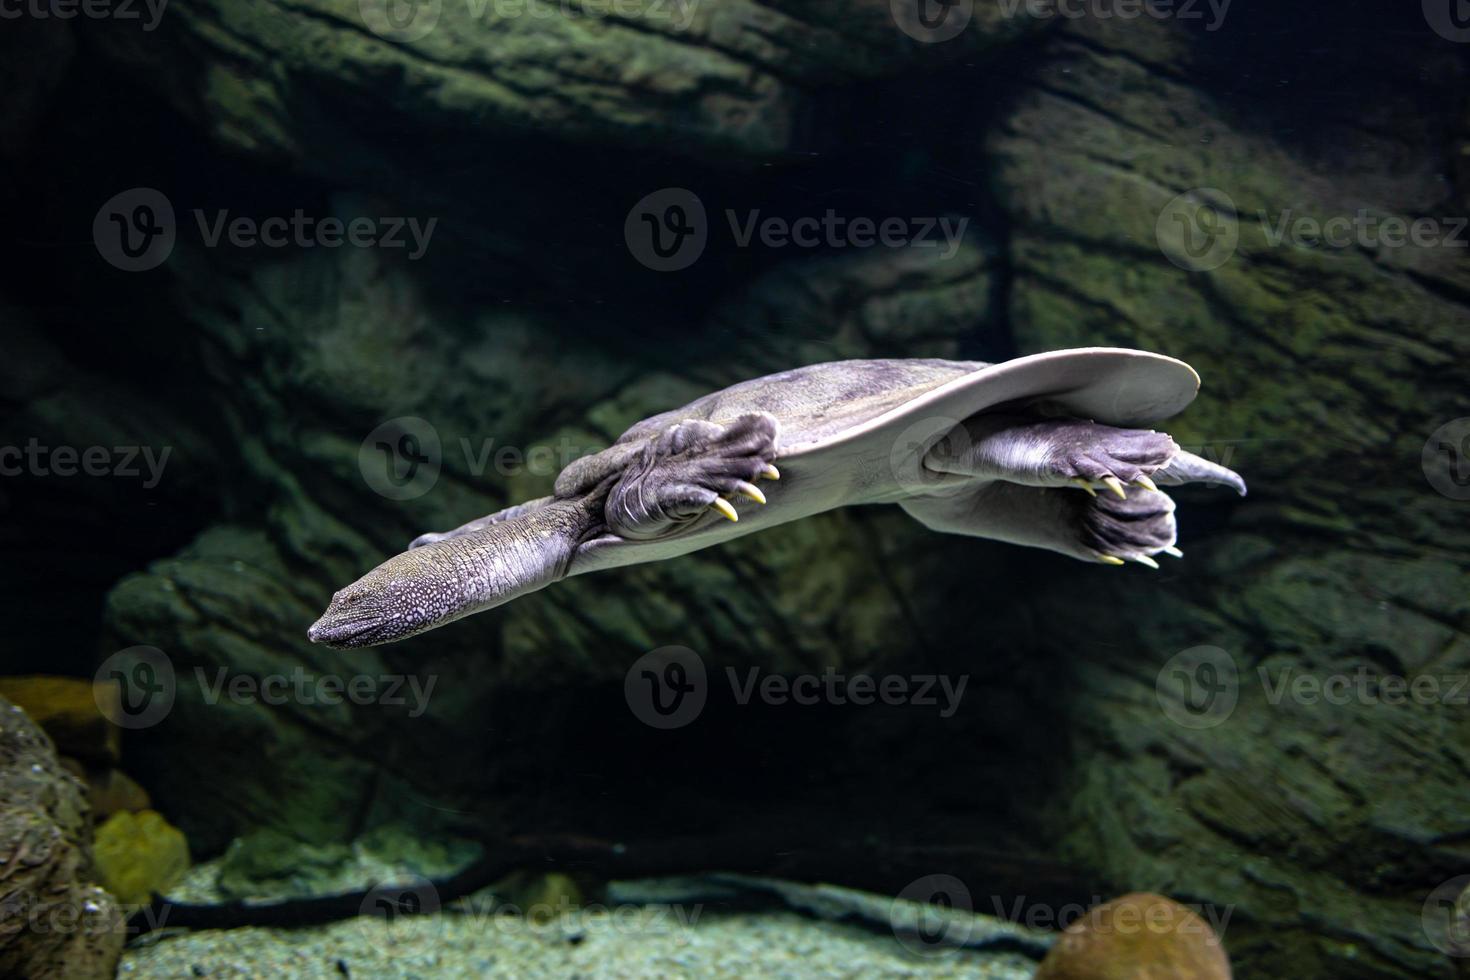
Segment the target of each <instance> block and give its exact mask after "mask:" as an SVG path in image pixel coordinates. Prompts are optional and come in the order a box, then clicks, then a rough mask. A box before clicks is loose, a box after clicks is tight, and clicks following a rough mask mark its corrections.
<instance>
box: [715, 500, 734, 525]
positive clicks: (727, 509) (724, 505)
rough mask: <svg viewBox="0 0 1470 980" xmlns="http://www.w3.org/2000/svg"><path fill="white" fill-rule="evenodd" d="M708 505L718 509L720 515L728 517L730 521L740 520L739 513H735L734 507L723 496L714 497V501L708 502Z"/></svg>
mask: <svg viewBox="0 0 1470 980" xmlns="http://www.w3.org/2000/svg"><path fill="white" fill-rule="evenodd" d="M710 507H712V508H714V509H715V510H716V511H718V512H719V514H720V516H721V517H728V518H729V519H730V520H732V521H738V520H740V515H739V514H737V513H735V508H734V507H731V506H730V501H728V500H726V499H725V498H724V497H716V498H715V502H714V503H712V504H710Z"/></svg>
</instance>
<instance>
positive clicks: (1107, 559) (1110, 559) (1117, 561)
mask: <svg viewBox="0 0 1470 980" xmlns="http://www.w3.org/2000/svg"><path fill="white" fill-rule="evenodd" d="M1097 560H1098V561H1100V562H1102V563H1103V564H1104V565H1121V564H1123V559H1121V558H1119V557H1118V556H1117V555H1098V556H1097Z"/></svg>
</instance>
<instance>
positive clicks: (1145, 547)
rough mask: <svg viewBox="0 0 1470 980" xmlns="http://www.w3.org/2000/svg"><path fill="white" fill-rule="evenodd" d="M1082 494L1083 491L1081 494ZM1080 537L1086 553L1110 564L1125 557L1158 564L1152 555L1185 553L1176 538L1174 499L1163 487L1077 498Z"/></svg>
mask: <svg viewBox="0 0 1470 980" xmlns="http://www.w3.org/2000/svg"><path fill="white" fill-rule="evenodd" d="M1079 496H1080V495H1079ZM1077 506H1079V507H1080V508H1081V513H1080V514H1079V515H1078V520H1077V525H1076V527H1077V534H1078V541H1079V544H1080V546H1081V549H1082V551H1083V553H1084V554H1089V555H1092V556H1093V557H1095V558H1096V559H1097V560H1098V561H1100V562H1103V563H1105V564H1108V565H1121V564H1123V563H1124V562H1125V561H1133V562H1137V563H1139V564H1140V565H1147V566H1149V567H1150V568H1158V567H1159V566H1158V563H1157V562H1156V561H1154V558H1153V556H1154V555H1157V554H1161V553H1163V554H1170V555H1173V556H1174V557H1176V558H1177V557H1182V553H1181V552H1180V551H1179V549H1178V548H1176V547H1174V542H1175V540H1176V539H1177V536H1178V530H1179V529H1178V527H1177V526H1176V525H1175V523H1174V501H1173V499H1172V498H1171V497H1170V496H1169V495H1168V494H1166V493H1163V492H1162V491H1142V490H1134V491H1133V492H1131V493H1128V494H1126V495H1125V496H1123V497H1115V496H1113V495H1112V494H1102V495H1100V496H1098V497H1096V498H1095V499H1087V498H1081V499H1080V500H1078V501H1077Z"/></svg>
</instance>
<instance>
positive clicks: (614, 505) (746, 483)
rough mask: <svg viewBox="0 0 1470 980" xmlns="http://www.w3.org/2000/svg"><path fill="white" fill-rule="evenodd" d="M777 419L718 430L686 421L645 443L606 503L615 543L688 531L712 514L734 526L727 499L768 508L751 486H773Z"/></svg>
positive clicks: (756, 418)
mask: <svg viewBox="0 0 1470 980" xmlns="http://www.w3.org/2000/svg"><path fill="white" fill-rule="evenodd" d="M776 439H777V423H776V419H775V418H774V417H773V416H771V415H769V414H766V413H764V412H759V413H752V414H750V415H742V416H740V417H739V418H737V419H735V420H734V421H732V422H729V423H727V424H725V425H720V424H717V423H714V422H708V421H705V420H703V419H686V420H684V421H682V422H677V423H675V424H673V425H671V426H669V427H668V428H667V429H665V430H664V431H663V432H662V433H660V434H659V435H658V436H656V437H654V438H653V439H651V440H650V441H649V443H648V445H647V446H646V447H645V449H644V450H643V452H642V453H641V454H640V455H639V456H638V458H637V459H635V460H633V461H632V462H631V463H630V464H629V465H628V468H627V470H626V472H625V473H624V474H623V477H622V479H620V480H619V481H618V483H617V485H616V486H615V487H613V490H612V493H611V494H609V496H608V500H607V509H606V515H607V525H608V528H609V529H610V530H611V531H612V532H613V533H614V534H617V535H618V536H619V537H622V538H624V539H627V540H646V539H648V538H655V537H661V536H663V535H665V534H668V533H670V532H671V531H674V530H676V529H678V528H680V527H683V526H686V525H689V524H690V523H692V522H693V521H695V520H696V519H698V518H700V517H702V516H703V515H704V514H705V512H707V511H710V510H713V511H715V512H716V513H718V514H720V515H721V516H723V517H725V518H728V519H729V520H732V521H738V520H739V519H740V515H739V512H738V511H737V510H736V509H735V506H734V504H732V503H731V501H732V499H734V498H736V497H741V498H744V499H747V500H752V501H754V502H755V503H757V504H764V503H765V502H766V497H765V493H764V492H763V491H762V490H761V489H760V488H759V487H757V486H756V483H755V481H756V480H758V479H761V478H763V477H764V478H766V479H779V478H780V473H779V472H778V471H777V470H776V467H775V466H774V465H773V462H772V461H773V460H774V459H775V456H776Z"/></svg>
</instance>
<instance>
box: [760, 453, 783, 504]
mask: <svg viewBox="0 0 1470 980" xmlns="http://www.w3.org/2000/svg"><path fill="white" fill-rule="evenodd" d="M760 475H761V476H762V477H763V478H764V479H767V480H779V479H781V471H780V470H778V469H776V467H774V466H772V465H771V464H770V463H767V464H766V465H765V466H763V467H761V472H760ZM761 503H765V501H764V500H762V501H761Z"/></svg>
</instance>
